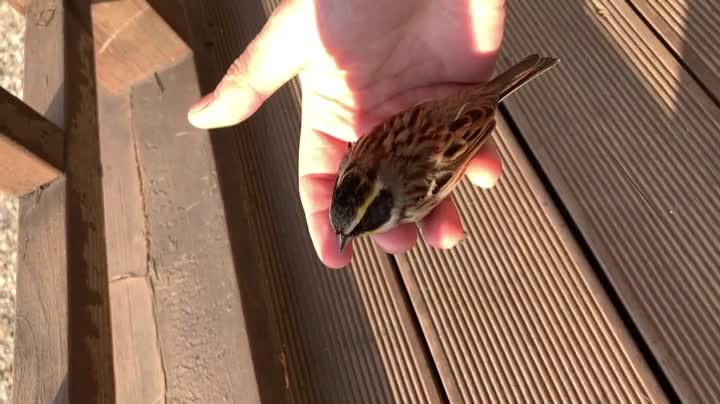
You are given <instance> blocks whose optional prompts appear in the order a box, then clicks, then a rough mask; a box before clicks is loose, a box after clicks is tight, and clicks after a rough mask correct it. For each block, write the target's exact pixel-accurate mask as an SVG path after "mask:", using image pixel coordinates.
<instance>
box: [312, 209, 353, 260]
mask: <svg viewBox="0 0 720 404" xmlns="http://www.w3.org/2000/svg"><path fill="white" fill-rule="evenodd" d="M307 223H308V230H309V231H310V239H311V240H312V242H313V246H315V251H316V252H317V255H318V257H319V258H320V261H322V263H323V264H324V265H326V266H327V267H329V268H333V269H338V268H342V267H345V266H347V265H348V264H350V260H351V259H352V251H353V246H352V240H350V241H348V243H347V244H346V245H345V249H344V250H343V252H342V253H340V252H338V240H337V236H336V235H335V232H333V231H332V228H331V227H330V217H329V216H328V211H326V210H325V211H320V212H317V213H315V214H312V215H310V216H307Z"/></svg>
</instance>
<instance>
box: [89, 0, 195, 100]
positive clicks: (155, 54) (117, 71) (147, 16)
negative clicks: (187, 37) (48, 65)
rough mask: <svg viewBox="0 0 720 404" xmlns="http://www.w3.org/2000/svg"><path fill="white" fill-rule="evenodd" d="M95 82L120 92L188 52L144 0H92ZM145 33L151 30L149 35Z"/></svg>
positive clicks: (180, 58)
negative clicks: (96, 79)
mask: <svg viewBox="0 0 720 404" xmlns="http://www.w3.org/2000/svg"><path fill="white" fill-rule="evenodd" d="M93 3H94V4H93V5H92V18H93V31H94V41H95V60H96V65H97V72H98V73H97V75H98V82H99V83H100V85H101V86H102V87H103V88H105V89H107V90H108V91H110V92H112V93H115V94H119V93H121V92H124V91H127V90H128V89H129V87H130V86H131V85H132V84H134V83H137V82H139V81H140V80H143V79H145V78H147V77H149V76H151V75H152V74H153V73H154V72H156V71H159V70H163V69H166V68H168V67H170V66H172V65H174V64H176V63H178V62H179V61H181V60H183V59H185V58H186V57H187V56H188V55H189V54H190V49H189V48H188V46H187V45H186V44H185V42H183V40H182V39H180V37H179V36H178V35H177V34H176V33H175V32H174V31H173V30H172V28H170V26H168V24H167V23H166V22H165V21H163V19H162V18H160V16H159V15H158V14H157V12H155V10H154V9H153V8H152V7H151V6H150V4H149V2H148V1H146V0H113V1H99V2H93ZM148 33H152V34H150V35H148Z"/></svg>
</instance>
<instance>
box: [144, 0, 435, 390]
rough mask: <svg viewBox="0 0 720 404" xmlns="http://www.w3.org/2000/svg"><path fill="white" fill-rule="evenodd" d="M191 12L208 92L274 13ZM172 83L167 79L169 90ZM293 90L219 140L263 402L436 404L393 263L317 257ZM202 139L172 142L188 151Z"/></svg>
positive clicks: (238, 6)
mask: <svg viewBox="0 0 720 404" xmlns="http://www.w3.org/2000/svg"><path fill="white" fill-rule="evenodd" d="M186 5H187V7H188V11H187V14H188V15H192V16H194V17H193V19H192V20H191V24H192V29H191V31H192V34H193V35H194V37H195V40H194V44H195V46H194V49H195V50H196V53H195V60H196V63H197V64H198V73H199V74H200V78H201V84H202V85H203V89H204V92H207V91H209V90H210V89H211V88H212V87H213V86H214V85H215V84H217V82H218V81H219V79H220V77H221V74H222V73H224V72H225V71H226V70H227V68H228V66H230V64H231V62H232V60H233V58H234V57H236V56H238V55H239V53H240V52H241V51H242V50H243V49H244V47H245V45H247V43H248V42H249V40H250V39H251V38H252V36H253V35H255V34H256V33H257V32H258V31H259V29H260V27H261V25H262V23H263V22H264V21H265V19H266V13H265V12H264V11H263V8H262V6H261V4H260V3H259V2H216V3H201V2H187V3H186ZM168 79H169V78H167V77H163V76H161V77H160V81H161V82H162V86H163V87H164V88H166V91H167V89H168V88H169V86H168V85H167V80H168ZM295 86H296V83H294V84H293V85H291V86H287V87H285V88H283V89H282V90H281V91H280V92H279V93H278V94H276V95H275V96H273V97H272V98H271V99H270V100H268V102H267V104H266V105H265V106H264V107H263V108H262V109H261V110H260V111H258V113H257V114H256V115H255V116H254V117H253V118H252V119H251V120H249V121H248V122H246V123H243V124H241V125H239V126H237V127H235V128H227V129H222V130H217V131H213V133H212V134H211V139H212V152H213V155H214V157H215V165H214V166H213V168H214V169H216V170H217V179H218V186H219V187H220V191H221V192H222V196H223V200H224V206H225V214H226V219H227V226H228V227H227V228H228V231H229V240H230V243H231V246H232V248H233V252H234V255H235V257H236V271H237V272H238V282H239V287H240V295H241V296H242V297H243V304H244V306H245V309H244V312H245V314H246V316H247V317H246V321H247V322H248V323H249V325H248V328H249V330H250V331H249V333H250V336H249V340H250V343H251V346H252V351H253V359H254V361H255V365H256V366H257V365H258V364H259V363H261V364H264V366H267V367H271V366H272V368H270V369H266V370H267V372H269V373H262V372H258V373H257V374H258V375H259V376H258V382H259V383H260V391H261V394H268V395H269V394H270V393H269V392H272V393H274V394H277V393H281V394H282V397H283V398H284V400H286V401H289V402H310V403H315V402H359V403H366V402H413V403H416V402H418V403H420V402H439V401H441V395H440V393H439V391H438V386H437V384H436V382H435V380H433V377H432V372H431V370H430V366H432V364H431V363H429V361H428V358H427V357H426V356H425V354H424V352H423V350H422V346H421V341H420V337H419V335H418V330H417V328H416V327H415V325H414V324H413V322H412V319H411V316H410V312H409V311H408V306H407V303H406V302H405V301H404V299H403V295H402V292H401V288H400V285H399V283H398V280H397V279H396V278H395V277H393V276H392V275H391V274H392V267H391V266H390V262H389V261H388V260H387V257H385V256H384V255H383V254H380V253H378V251H377V250H375V249H374V247H370V246H359V248H358V250H357V254H358V256H357V257H358V258H357V260H356V264H355V265H354V266H353V268H352V270H344V271H331V270H328V269H327V268H325V267H324V266H323V265H321V264H320V262H319V260H318V259H317V257H316V256H315V253H314V249H313V248H312V244H311V242H310V238H309V235H308V234H307V230H306V223H305V219H304V214H303V212H302V208H301V205H300V199H299V195H298V189H297V185H298V181H297V153H298V145H297V140H298V134H299V106H298V99H297V94H298V93H299V92H298V91H297V87H295ZM156 91H157V90H156ZM187 101H188V104H187V105H189V104H190V103H191V102H192V101H194V99H192V100H187ZM171 133H172V132H171ZM195 133H197V132H196V131H191V134H190V135H188V136H184V135H183V136H181V137H179V138H178V139H173V137H172V135H171V134H170V135H168V134H164V135H163V138H168V139H172V141H174V142H180V141H182V139H191V138H192V136H196V135H194V134H195ZM158 136H160V135H158ZM186 141H190V140H186ZM148 147H149V146H148ZM194 150H198V147H195V148H194ZM157 153H160V152H157ZM196 154H197V152H195V155H196ZM181 160H183V161H185V159H184V158H183V159H181ZM148 178H151V177H150V176H148ZM211 178H212V176H211ZM185 181H187V179H185ZM211 184H212V182H211ZM158 186H162V184H158ZM206 188H207V185H204V186H202V187H199V189H206ZM196 192H197V191H196ZM147 194H148V193H147V192H146V195H147ZM195 211H196V210H195V209H193V212H195ZM195 214H196V213H195ZM151 245H152V243H151ZM258 323H259V324H260V325H259V326H258ZM253 324H254V325H253ZM263 327H267V328H263ZM167 368H168V375H169V379H173V378H175V376H172V375H171V372H172V370H171V368H172V366H168V367H167ZM278 371H279V372H280V377H279V378H277V377H275V376H274V373H275V372H278ZM263 375H264V376H263ZM278 380H279V381H280V384H279V385H278V384H275V383H276V382H277V381H278ZM278 386H280V387H281V390H279V389H278ZM268 400H269V399H268Z"/></svg>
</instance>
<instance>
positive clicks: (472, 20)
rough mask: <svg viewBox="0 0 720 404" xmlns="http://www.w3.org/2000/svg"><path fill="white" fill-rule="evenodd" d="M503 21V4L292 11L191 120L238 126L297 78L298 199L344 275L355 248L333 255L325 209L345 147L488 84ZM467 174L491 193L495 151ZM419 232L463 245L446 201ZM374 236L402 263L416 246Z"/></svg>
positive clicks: (453, 2) (410, 1)
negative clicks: (414, 110) (406, 114)
mask: <svg viewBox="0 0 720 404" xmlns="http://www.w3.org/2000/svg"><path fill="white" fill-rule="evenodd" d="M504 16H505V13H504V1H502V0H422V1H418V0H398V1H395V2H387V1H382V0H292V1H286V2H285V3H283V4H282V5H281V6H279V7H278V8H277V9H276V10H275V11H274V13H273V15H272V16H271V17H270V19H269V20H268V22H267V23H266V25H265V27H264V28H263V29H262V31H261V32H260V33H259V34H258V36H257V37H256V38H255V39H254V40H253V42H252V43H251V44H250V45H249V46H248V48H247V49H246V50H245V51H244V52H243V54H242V55H240V57H239V58H238V59H237V60H236V62H235V63H234V64H233V65H232V66H231V67H230V69H229V70H228V73H227V74H226V76H225V77H224V78H223V80H222V81H221V83H220V84H219V85H218V86H217V88H216V89H215V91H213V93H211V94H208V95H207V96H205V97H203V99H202V100H200V101H198V102H197V103H196V104H195V105H194V106H193V107H192V108H191V110H190V113H189V115H188V118H189V120H190V122H191V123H192V124H193V125H195V126H197V127H200V128H216V127H222V126H229V125H234V124H237V123H239V122H241V121H243V120H245V119H247V118H248V117H249V116H251V115H252V114H253V113H255V111H256V110H257V109H258V108H259V107H260V105H262V103H263V102H264V101H265V100H266V99H267V98H268V97H269V96H270V95H272V94H273V93H274V92H275V91H276V90H277V89H278V88H279V87H281V86H282V85H283V84H285V83H286V82H287V81H288V80H290V79H291V78H293V77H294V76H296V75H299V78H300V83H301V87H302V129H301V134H300V136H301V137H300V156H299V175H300V179H299V181H300V196H301V200H302V204H303V208H304V210H305V214H306V218H307V224H308V230H309V232H310V236H311V238H312V241H313V244H314V246H315V249H316V251H317V254H318V256H319V257H320V259H321V260H322V262H323V263H324V264H325V265H327V266H329V267H332V268H338V267H342V266H345V265H347V264H348V263H349V262H350V259H351V256H352V248H351V246H348V248H345V250H344V252H343V253H342V254H341V253H339V252H338V246H337V239H336V236H335V233H334V232H333V231H332V229H331V227H330V223H329V216H328V210H329V208H330V199H331V195H332V190H333V184H334V181H335V177H336V175H337V170H338V164H339V162H340V159H341V158H342V156H343V154H344V153H345V151H346V150H347V142H348V141H354V140H356V139H357V138H358V136H362V135H363V134H364V133H366V132H367V131H368V130H369V129H370V128H371V127H372V126H374V125H376V124H378V123H380V122H381V121H382V120H384V119H385V118H387V117H389V116H390V115H392V114H393V113H396V112H399V111H401V110H403V109H405V108H408V107H411V106H412V105H415V104H417V103H418V102H420V101H423V100H425V99H428V98H433V97H437V96H442V95H446V94H448V93H450V92H453V91H457V90H458V89H459V88H461V87H463V86H465V85H468V84H477V83H479V82H483V81H485V80H487V79H488V78H489V77H490V75H491V73H492V71H493V69H494V66H495V60H496V58H497V53H498V49H499V47H500V42H501V39H502V32H503V24H504ZM466 174H467V175H468V177H469V179H470V180H471V181H472V182H473V183H475V184H476V185H479V186H482V187H491V186H493V185H494V184H495V182H496V181H497V179H498V178H499V176H500V161H499V159H498V157H497V154H496V152H495V149H494V146H493V145H492V144H488V145H487V146H485V147H484V148H483V149H481V150H480V151H479V152H478V154H477V155H476V156H475V158H474V159H473V161H472V162H471V164H470V166H469V167H468V170H467V172H466ZM419 225H420V227H421V229H422V233H423V237H424V239H425V240H426V242H428V244H430V245H432V246H435V247H438V248H449V247H452V246H454V245H455V244H456V243H457V242H458V241H459V240H460V239H461V237H462V225H461V222H460V218H459V215H458V213H457V210H456V208H455V207H454V205H453V203H452V201H451V200H450V199H447V200H445V201H444V202H443V203H441V204H440V205H439V206H438V207H437V208H436V209H435V210H434V211H433V212H432V213H431V214H430V215H428V216H427V217H426V218H425V219H424V220H423V221H422V222H421V223H419ZM373 238H374V240H375V241H376V242H377V243H378V244H379V245H380V247H381V248H383V249H384V250H385V251H387V252H390V253H398V252H402V251H406V250H407V249H409V248H412V246H413V245H414V244H415V242H416V239H417V230H416V227H415V226H413V225H411V224H406V225H402V226H400V227H398V228H396V229H394V230H391V231H389V232H387V233H382V234H376V235H374V236H373Z"/></svg>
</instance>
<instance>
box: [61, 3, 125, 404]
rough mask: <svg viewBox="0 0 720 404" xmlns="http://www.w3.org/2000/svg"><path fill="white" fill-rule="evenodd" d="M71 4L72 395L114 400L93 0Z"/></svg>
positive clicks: (68, 42) (68, 114) (68, 143)
mask: <svg viewBox="0 0 720 404" xmlns="http://www.w3.org/2000/svg"><path fill="white" fill-rule="evenodd" d="M66 4H67V7H66V9H65V18H66V25H65V35H66V42H65V43H66V48H65V56H66V58H67V60H72V61H73V63H72V65H69V66H68V68H67V70H66V72H65V73H66V76H65V79H66V81H65V100H66V103H65V114H66V116H65V121H66V125H65V127H66V141H65V162H66V164H65V171H66V177H67V227H68V236H67V237H68V245H67V247H68V268H69V270H68V285H69V291H68V296H69V303H70V323H69V330H70V347H69V352H70V379H69V390H70V398H71V400H72V401H73V402H80V403H90V402H92V403H114V402H115V398H116V397H115V379H114V373H113V347H112V328H111V318H110V296H109V278H108V255H107V254H108V253H107V242H106V239H105V234H106V227H105V213H104V208H105V203H104V195H103V170H102V155H101V148H100V136H99V127H98V101H97V85H96V77H95V68H94V67H95V66H94V58H93V37H92V26H91V17H90V0H77V1H68V2H67V3H66Z"/></svg>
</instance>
